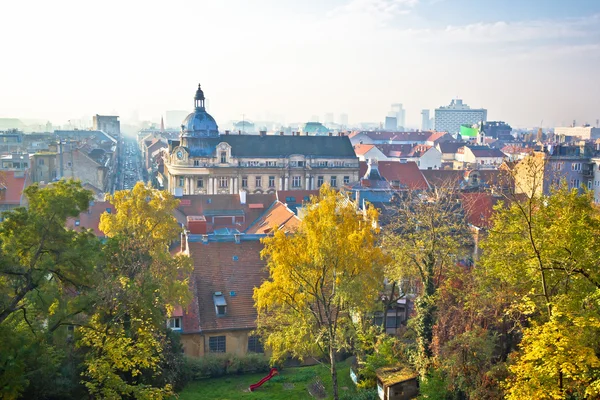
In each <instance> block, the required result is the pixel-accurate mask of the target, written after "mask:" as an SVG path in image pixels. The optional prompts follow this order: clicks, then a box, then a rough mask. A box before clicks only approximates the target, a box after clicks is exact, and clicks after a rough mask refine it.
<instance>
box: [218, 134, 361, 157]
mask: <svg viewBox="0 0 600 400" xmlns="http://www.w3.org/2000/svg"><path fill="white" fill-rule="evenodd" d="M218 140H219V141H220V142H226V143H228V144H229V145H230V146H231V155H232V156H233V157H281V156H287V155H290V154H305V155H311V156H316V157H352V158H355V157H356V154H355V153H354V148H353V147H352V143H350V139H349V138H348V137H347V136H286V135H284V136H281V135H266V136H255V135H221V137H220V138H219V139H218Z"/></svg>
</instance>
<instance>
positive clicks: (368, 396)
mask: <svg viewBox="0 0 600 400" xmlns="http://www.w3.org/2000/svg"><path fill="white" fill-rule="evenodd" d="M378 399H379V396H378V395H377V389H363V390H358V391H357V392H356V393H353V392H350V391H345V392H343V393H341V395H340V400H378Z"/></svg>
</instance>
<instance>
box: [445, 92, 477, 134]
mask: <svg viewBox="0 0 600 400" xmlns="http://www.w3.org/2000/svg"><path fill="white" fill-rule="evenodd" d="M485 121H487V110H486V109H484V108H477V109H474V108H471V107H469V106H468V105H466V104H464V103H463V101H462V100H461V99H455V100H452V102H451V103H450V105H448V106H442V107H439V108H436V109H435V130H436V131H443V132H449V133H451V134H453V135H454V134H457V133H459V132H460V126H461V125H462V124H468V125H473V124H478V123H481V122H485Z"/></svg>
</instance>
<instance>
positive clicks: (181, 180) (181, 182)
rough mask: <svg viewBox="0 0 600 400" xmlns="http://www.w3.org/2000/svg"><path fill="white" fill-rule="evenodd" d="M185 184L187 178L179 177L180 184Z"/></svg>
mask: <svg viewBox="0 0 600 400" xmlns="http://www.w3.org/2000/svg"><path fill="white" fill-rule="evenodd" d="M183 185H185V179H184V178H179V186H181V187H183Z"/></svg>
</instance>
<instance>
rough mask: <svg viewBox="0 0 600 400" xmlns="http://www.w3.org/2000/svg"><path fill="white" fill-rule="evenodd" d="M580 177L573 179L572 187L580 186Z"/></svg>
mask: <svg viewBox="0 0 600 400" xmlns="http://www.w3.org/2000/svg"><path fill="white" fill-rule="evenodd" d="M579 184H580V182H579V179H571V189H576V188H579Z"/></svg>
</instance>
